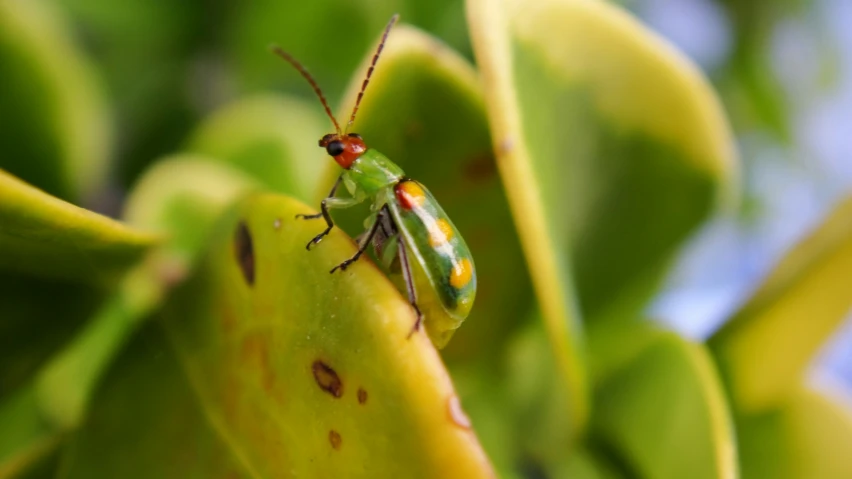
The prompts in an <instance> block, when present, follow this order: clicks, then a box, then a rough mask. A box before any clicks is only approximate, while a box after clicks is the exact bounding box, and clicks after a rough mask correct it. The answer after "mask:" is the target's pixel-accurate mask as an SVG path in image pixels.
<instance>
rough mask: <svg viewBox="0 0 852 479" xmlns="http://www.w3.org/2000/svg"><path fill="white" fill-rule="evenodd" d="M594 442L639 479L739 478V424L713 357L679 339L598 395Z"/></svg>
mask: <svg viewBox="0 0 852 479" xmlns="http://www.w3.org/2000/svg"><path fill="white" fill-rule="evenodd" d="M591 437H592V441H593V442H600V443H602V444H603V445H604V447H605V449H606V450H608V451H610V456H611V457H617V458H620V459H621V460H622V461H623V462H624V463H625V464H627V465H628V466H629V467H630V469H631V470H632V471H634V473H635V474H636V475H637V476H638V477H647V478H682V477H695V478H703V477H707V478H732V477H736V476H737V457H736V440H735V438H734V431H733V428H732V421H731V418H730V413H729V411H728V408H727V403H726V401H725V394H724V391H723V389H722V384H721V382H720V381H719V378H718V377H717V373H716V370H715V369H714V367H713V363H712V361H711V359H710V356H709V355H708V354H707V351H706V350H705V349H704V347H703V346H702V345H699V344H696V343H692V342H690V341H687V340H685V339H682V338H680V337H678V336H677V335H675V334H674V333H666V334H664V335H662V336H661V337H660V338H659V339H657V340H656V341H654V342H653V344H651V345H649V346H648V347H646V348H644V350H643V351H642V352H641V353H640V354H639V355H638V356H637V357H636V358H635V359H633V360H632V361H631V362H630V363H629V364H628V365H626V366H625V367H624V368H623V369H621V370H620V371H618V372H616V373H615V374H613V375H612V377H611V378H609V380H607V381H606V382H605V383H603V384H602V385H600V386H599V387H597V388H596V390H595V418H594V420H593V426H592V431H591ZM674 450H676V451H677V453H676V454H673V453H672V451H674Z"/></svg>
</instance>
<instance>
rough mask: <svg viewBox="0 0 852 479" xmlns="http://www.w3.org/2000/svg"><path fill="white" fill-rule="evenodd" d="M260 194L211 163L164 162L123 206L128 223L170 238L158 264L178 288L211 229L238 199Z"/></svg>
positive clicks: (183, 158) (198, 159)
mask: <svg viewBox="0 0 852 479" xmlns="http://www.w3.org/2000/svg"><path fill="white" fill-rule="evenodd" d="M257 188H259V185H258V184H257V183H256V182H255V181H254V180H252V179H251V178H249V177H247V176H245V175H243V174H241V173H240V172H239V171H237V170H235V169H234V168H231V167H229V166H227V165H224V164H222V162H221V161H217V160H213V159H210V158H209V157H205V156H200V155H192V154H183V155H176V156H171V157H166V158H163V159H161V160H160V161H158V162H157V164H156V166H154V167H153V168H151V169H150V170H148V172H147V173H146V174H145V176H143V177H142V178H141V179H140V180H139V182H138V183H137V184H136V185H135V186H134V188H133V192H132V194H131V196H130V198H129V199H128V200H127V203H126V205H125V212H124V216H125V218H126V219H127V221H128V223H130V224H132V225H135V226H138V227H140V228H144V229H146V230H150V231H156V232H158V233H160V234H163V235H166V236H167V237H168V241H167V242H166V244H165V245H164V248H163V253H162V255H161V258H158V261H160V262H161V264H162V268H163V273H164V274H166V275H167V276H170V277H171V279H170V280H169V282H171V283H174V282H177V281H179V280H180V279H181V278H182V277H184V276H186V275H187V274H188V272H189V270H190V268H191V267H192V264H193V262H194V260H195V258H196V257H197V256H198V255H199V254H200V253H201V251H202V249H203V248H204V246H205V245H206V242H207V239H208V236H209V235H210V232H211V229H212V228H213V225H214V224H215V222H216V221H217V220H218V218H219V216H220V215H221V214H222V213H223V212H224V211H225V209H226V208H227V207H228V206H229V205H230V204H231V203H232V202H233V201H235V200H236V199H237V198H238V197H239V196H240V195H243V194H245V193H246V192H248V191H251V190H254V189H257Z"/></svg>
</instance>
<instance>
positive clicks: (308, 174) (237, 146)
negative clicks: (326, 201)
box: [185, 54, 329, 201]
mask: <svg viewBox="0 0 852 479" xmlns="http://www.w3.org/2000/svg"><path fill="white" fill-rule="evenodd" d="M269 61H270V62H279V60H278V59H277V58H276V57H274V56H273V55H271V54H270V55H269ZM285 67H286V68H289V65H284V66H283V67H282V68H285ZM328 124H329V121H328V119H327V118H326V117H325V116H324V115H323V113H322V109H321V108H319V107H318V102H315V101H312V102H305V101H303V100H298V99H295V98H290V97H285V96H280V95H274V94H266V95H257V96H253V97H249V98H246V99H242V100H239V101H237V102H234V103H233V104H230V105H227V106H225V107H223V108H221V109H220V110H219V111H217V112H215V113H214V114H213V115H211V116H210V117H209V118H207V119H206V120H205V121H204V123H202V124H201V126H200V127H199V128H198V129H197V130H196V131H195V132H194V133H193V134H192V136H191V138H190V140H189V143H188V145H187V147H186V148H185V149H186V150H187V151H189V152H192V153H198V154H202V155H206V156H208V157H209V158H211V159H215V160H221V161H224V162H226V163H227V164H229V165H231V166H233V167H235V168H237V169H239V170H240V171H242V172H244V173H246V174H248V175H249V176H251V177H252V178H254V179H255V180H256V181H257V182H258V183H261V184H263V185H265V186H266V187H268V188H269V189H271V190H272V191H276V192H279V193H283V194H288V195H291V196H293V197H295V198H298V199H300V200H302V201H309V200H310V199H311V198H312V197H313V193H314V191H315V190H316V187H317V182H318V181H319V175H320V170H321V168H322V167H323V165H324V164H325V163H326V162H325V161H321V158H320V157H319V155H318V152H319V148H317V140H319V139H320V137H322V135H323V134H324V133H326V131H327V129H328Z"/></svg>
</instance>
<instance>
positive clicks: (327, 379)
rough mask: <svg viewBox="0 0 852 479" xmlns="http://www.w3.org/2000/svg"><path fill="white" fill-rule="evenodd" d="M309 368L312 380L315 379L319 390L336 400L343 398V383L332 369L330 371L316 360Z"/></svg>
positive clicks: (320, 361) (329, 368)
mask: <svg viewBox="0 0 852 479" xmlns="http://www.w3.org/2000/svg"><path fill="white" fill-rule="evenodd" d="M311 368H312V369H313V371H314V379H316V381H317V385H319V387H320V389H322V390H323V391H325V392H327V393H329V394H331V395H332V396H334V397H336V398H339V397H340V396H343V382H342V381H341V380H340V376H338V375H337V373H336V372H335V371H334V369H331V366H329V365H328V364H325V363H324V362H322V360H320V359H317V360H316V361H314V364H313V366H312V367H311Z"/></svg>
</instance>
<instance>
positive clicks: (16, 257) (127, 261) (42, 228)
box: [0, 170, 157, 285]
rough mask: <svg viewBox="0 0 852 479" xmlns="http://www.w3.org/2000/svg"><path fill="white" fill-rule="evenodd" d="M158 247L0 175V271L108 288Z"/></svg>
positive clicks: (149, 238) (137, 233)
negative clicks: (154, 247) (152, 248)
mask: <svg viewBox="0 0 852 479" xmlns="http://www.w3.org/2000/svg"><path fill="white" fill-rule="evenodd" d="M156 242H157V239H156V238H155V237H154V236H153V235H151V234H148V233H145V232H143V231H138V230H135V229H132V228H130V227H128V226H125V225H124V224H121V223H118V222H116V221H113V220H111V219H109V218H106V217H104V216H101V215H98V214H95V213H92V212H90V211H87V210H84V209H81V208H78V207H76V206H73V205H71V204H69V203H66V202H64V201H62V200H59V199H57V198H54V197H52V196H50V195H48V194H46V193H44V192H42V191H39V190H38V189H36V188H33V187H32V186H30V185H27V184H26V183H23V182H22V181H20V180H18V179H17V178H15V177H13V176H11V175H9V174H8V173H6V172H4V171H2V170H0V251H2V252H3V254H2V255H0V270H6V271H11V272H15V273H24V274H28V275H34V276H41V277H46V278H60V279H67V280H73V281H76V282H83V283H89V284H100V285H108V284H111V283H112V282H114V281H116V280H117V279H118V278H119V277H120V276H121V274H122V273H124V271H126V270H127V269H128V268H130V267H131V266H132V265H133V264H135V263H137V262H138V261H139V260H140V259H141V258H142V256H143V255H144V254H145V253H146V252H147V251H149V250H150V249H151V247H152V246H153V245H155V244H156Z"/></svg>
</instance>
